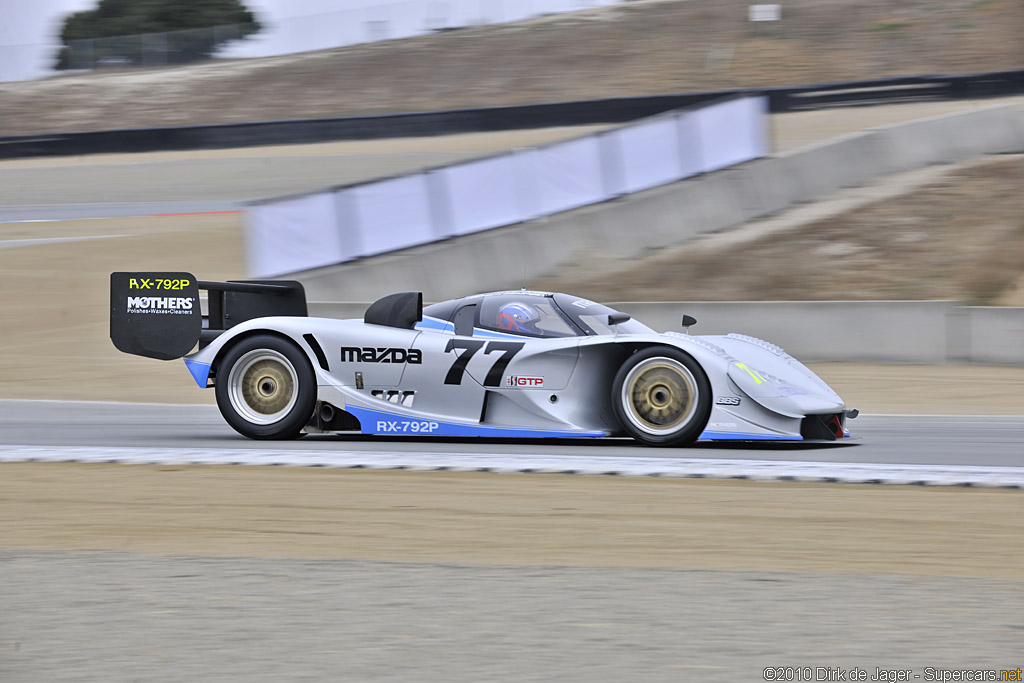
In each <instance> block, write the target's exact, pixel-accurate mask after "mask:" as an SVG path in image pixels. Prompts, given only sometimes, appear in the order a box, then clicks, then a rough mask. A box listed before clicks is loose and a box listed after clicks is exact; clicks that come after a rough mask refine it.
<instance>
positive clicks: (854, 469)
mask: <svg viewBox="0 0 1024 683" xmlns="http://www.w3.org/2000/svg"><path fill="white" fill-rule="evenodd" d="M4 462H8V463H10V462H84V463H120V464H126V465H278V466H291V467H334V468H350V469H371V470H411V471H449V472H499V473H515V474H533V473H536V474H583V475H618V476H624V477H676V478H694V479H747V480H752V481H800V482H828V483H846V484H889V485H920V486H967V487H979V488H1011V489H1021V488H1024V467H975V466H962V465H898V464H873V463H828V462H803V461H785V460H783V461H780V460H722V459H710V458H708V459H704V458H671V457H669V458H628V457H615V456H571V455H543V454H539V455H517V454H508V453H506V454H501V453H497V454H492V455H468V454H457V453H401V452H353V451H322V450H306V451H304V450H270V449H249V448H237V449H202V448H124V447H110V448H108V447H98V446H87V447H85V446H83V447H74V446H0V463H4Z"/></svg>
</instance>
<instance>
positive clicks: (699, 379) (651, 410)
mask: <svg viewBox="0 0 1024 683" xmlns="http://www.w3.org/2000/svg"><path fill="white" fill-rule="evenodd" d="M612 408H613V410H614V411H615V417H616V418H618V420H619V424H621V425H622V428H623V429H624V430H625V431H626V433H627V434H629V435H630V436H631V437H633V438H634V439H636V440H637V441H639V442H641V443H644V444H647V445H650V446H686V445H689V444H692V443H693V442H694V441H696V440H697V439H698V438H699V437H700V435H701V432H703V431H704V427H706V426H707V423H708V419H709V418H710V416H711V382H710V381H708V376H707V373H705V372H704V369H703V368H701V366H700V364H699V363H697V361H695V360H694V359H693V358H692V357H691V356H689V355H687V354H685V353H683V352H682V351H679V350H677V349H673V348H669V347H664V346H661V347H653V348H649V349H644V350H642V351H638V352H637V353H634V354H633V355H632V356H630V357H629V358H628V359H627V360H626V362H625V363H623V364H622V367H621V368H619V371H618V373H616V375H615V381H614V382H613V383H612Z"/></svg>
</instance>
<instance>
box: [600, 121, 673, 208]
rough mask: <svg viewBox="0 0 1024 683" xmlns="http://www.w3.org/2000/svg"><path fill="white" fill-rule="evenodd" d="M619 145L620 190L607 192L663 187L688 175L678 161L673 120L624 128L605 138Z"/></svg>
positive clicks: (614, 189) (625, 191)
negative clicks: (620, 166) (620, 165)
mask: <svg viewBox="0 0 1024 683" xmlns="http://www.w3.org/2000/svg"><path fill="white" fill-rule="evenodd" d="M608 138H610V141H611V142H613V143H614V144H617V145H618V153H619V159H620V163H621V164H622V171H621V174H620V178H621V182H622V185H621V187H614V188H609V189H610V190H611V191H612V193H613V194H625V193H628V192H637V191H639V190H646V189H647V188H650V187H656V186H658V185H664V184H665V183H671V182H672V181H675V180H679V179H680V178H682V177H684V176H685V175H688V174H686V173H685V172H684V170H683V163H682V159H681V158H680V153H679V150H680V147H679V131H678V126H677V125H676V120H675V117H672V116H666V117H660V118H657V119H654V120H653V121H648V122H646V123H640V124H637V125H635V126H627V127H625V128H622V129H621V130H617V131H615V132H614V133H610V134H609V135H608Z"/></svg>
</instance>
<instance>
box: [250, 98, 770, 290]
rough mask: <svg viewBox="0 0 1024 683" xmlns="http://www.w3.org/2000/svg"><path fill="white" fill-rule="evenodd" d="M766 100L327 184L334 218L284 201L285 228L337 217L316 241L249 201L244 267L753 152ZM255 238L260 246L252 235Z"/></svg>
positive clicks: (585, 199) (621, 186)
mask: <svg viewBox="0 0 1024 683" xmlns="http://www.w3.org/2000/svg"><path fill="white" fill-rule="evenodd" d="M766 105H767V100H766V98H764V97H747V98H739V99H733V100H728V101H725V102H721V103H719V104H714V105H711V106H708V107H705V108H704V109H698V110H693V111H687V112H680V113H671V114H667V115H661V116H658V117H654V118H651V119H647V120H645V121H643V122H641V123H636V124H632V125H628V126H623V127H621V128H618V129H612V130H607V131H603V132H601V133H596V134H593V135H589V136H587V137H583V138H577V139H575V140H567V141H564V142H559V143H554V144H550V145H547V146H544V147H541V148H537V149H528V150H521V151H516V152H510V153H507V154H503V155H500V156H496V157H491V158H488V159H479V160H476V161H468V162H463V163H460V164H454V165H452V166H447V167H443V168H437V169H433V170H430V171H427V172H419V173H415V174H413V175H409V176H403V177H400V178H392V179H388V180H383V181H378V182H374V183H368V184H365V185H358V186H354V187H349V188H346V189H342V190H338V191H336V192H335V195H336V197H337V203H336V212H335V214H334V215H333V223H331V222H330V221H327V218H326V216H327V213H328V212H327V209H326V208H324V205H322V204H320V203H317V202H316V201H312V200H310V203H309V204H308V205H309V206H310V207H312V208H310V216H309V218H308V219H305V220H303V219H302V217H301V216H300V215H297V214H296V215H293V214H295V212H297V213H298V214H301V210H299V209H297V208H294V207H302V206H306V205H307V204H303V203H302V202H303V201H306V200H284V201H283V202H281V203H282V204H284V205H285V207H284V208H282V213H281V214H280V215H281V217H282V218H281V220H282V221H284V222H285V223H288V222H289V221H290V222H291V223H294V224H296V225H285V226H284V227H282V228H281V233H282V234H290V233H291V232H295V231H298V230H299V229H300V227H302V226H305V225H309V226H312V229H313V230H320V229H321V227H322V226H324V225H333V226H334V228H333V231H334V232H333V233H331V235H330V240H325V244H324V248H323V249H320V248H317V247H316V246H315V245H304V243H302V242H301V241H300V242H299V243H297V244H295V245H292V244H284V245H282V244H280V243H279V240H280V236H279V235H278V234H277V233H275V232H274V231H273V230H272V229H271V225H270V223H267V221H268V220H270V219H269V218H268V216H272V215H275V214H272V213H268V211H267V207H269V206H273V205H274V204H262V205H258V206H257V207H256V208H254V209H253V212H254V213H256V214H259V215H258V216H257V217H256V218H254V219H253V221H252V223H253V224H254V225H256V226H257V228H256V229H253V230H250V232H249V241H250V249H251V250H253V255H252V256H251V257H250V273H251V274H253V275H255V276H262V277H268V276H272V275H277V274H280V273H286V272H295V271H298V270H304V269H310V268H317V267H320V266H322V265H325V264H327V263H343V262H345V261H349V260H353V259H356V258H360V257H363V256H373V255H376V254H381V253H384V252H389V251H395V250H398V249H404V248H407V247H411V246H415V245H418V244H424V243H427V242H434V241H438V240H442V239H446V238H449V237H453V236H459V235H468V234H472V233H475V232H479V231H481V230H487V229H489V228H495V227H499V226H503V225H512V224H515V223H521V222H524V221H529V220H533V219H535V218H538V217H540V216H548V215H551V214H556V213H560V212H563V211H568V210H570V209H575V208H578V207H581V206H586V205H588V204H596V203H598V202H602V201H605V200H607V199H610V198H612V197H617V196H620V195H623V194H628V193H632V192H637V191H639V190H644V189H647V188H651V187H655V186H658V185H664V184H667V183H671V182H674V181H677V180H681V179H683V178H688V177H691V176H694V175H697V174H699V173H702V172H705V171H709V170H715V169H718V168H722V167H725V166H730V165H733V164H736V163H740V162H743V161H749V160H751V159H756V158H759V157H761V156H764V155H765V154H766V147H767V141H766V136H765V130H764V117H765V112H766ZM296 201H298V202H299V203H298V204H295V203H294V202H296ZM300 223H301V224H302V225H301V226H300V225H298V224H300ZM261 226H262V227H261ZM324 229H325V230H331V228H324ZM323 234H324V235H326V233H323ZM264 240H266V241H267V244H262V245H260V244H257V243H259V242H261V241H264ZM278 255H280V260H281V263H277V262H276V260H275V259H277V258H278ZM304 258H305V259H306V260H305V261H303V259H304ZM327 258H331V259H333V260H325V259H327Z"/></svg>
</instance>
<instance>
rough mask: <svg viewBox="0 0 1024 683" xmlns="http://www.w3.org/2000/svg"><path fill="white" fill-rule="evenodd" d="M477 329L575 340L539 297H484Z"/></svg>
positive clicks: (563, 320) (548, 303) (563, 321)
mask: <svg viewBox="0 0 1024 683" xmlns="http://www.w3.org/2000/svg"><path fill="white" fill-rule="evenodd" d="M480 327H482V328H484V329H486V330H495V331H498V332H506V333H508V334H518V335H522V336H524V337H576V336H579V335H580V334H581V331H579V330H577V329H575V328H574V327H573V325H572V323H570V322H569V321H568V319H567V318H564V317H562V315H561V314H560V313H558V312H557V311H556V310H555V308H554V306H553V305H552V303H551V301H550V299H547V298H545V297H541V296H524V295H503V296H488V297H485V298H484V300H483V302H482V304H481V309H480Z"/></svg>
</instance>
